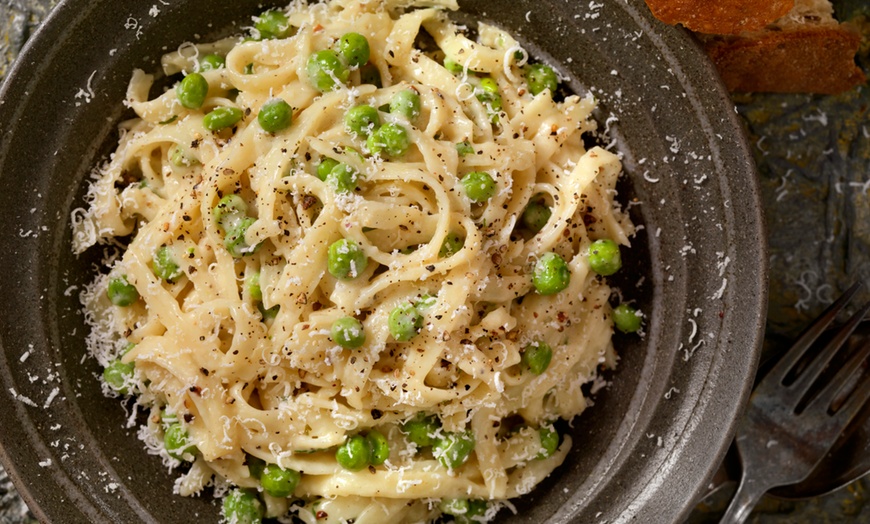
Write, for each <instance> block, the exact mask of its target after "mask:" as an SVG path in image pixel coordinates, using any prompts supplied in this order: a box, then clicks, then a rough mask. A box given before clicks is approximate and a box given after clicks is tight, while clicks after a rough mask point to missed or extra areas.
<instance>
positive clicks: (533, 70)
mask: <svg viewBox="0 0 870 524" xmlns="http://www.w3.org/2000/svg"><path fill="white" fill-rule="evenodd" d="M524 74H525V76H526V83H527V84H528V85H529V91H531V93H532V94H533V95H537V94H538V93H541V92H542V91H544V90H545V89H549V90H550V94H551V95H552V94H553V93H555V92H556V88H557V87H559V77H557V76H556V72H555V71H553V68H552V67H550V66H548V65H546V64H529V65H527V66H526V67H525V68H524Z"/></svg>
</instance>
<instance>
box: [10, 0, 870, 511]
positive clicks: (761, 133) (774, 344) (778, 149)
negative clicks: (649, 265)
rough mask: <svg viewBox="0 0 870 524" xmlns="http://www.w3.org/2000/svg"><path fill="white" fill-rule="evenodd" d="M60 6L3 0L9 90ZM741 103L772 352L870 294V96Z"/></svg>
mask: <svg viewBox="0 0 870 524" xmlns="http://www.w3.org/2000/svg"><path fill="white" fill-rule="evenodd" d="M55 3H56V2H55V1H53V0H0V80H2V78H3V77H4V76H5V75H6V73H7V71H8V69H9V66H10V64H11V63H12V62H13V61H14V59H15V57H16V56H17V54H18V52H19V51H20V50H21V47H22V46H23V45H24V43H25V42H26V40H27V38H28V37H29V36H30V35H31V34H32V33H33V31H34V30H35V29H36V28H37V27H38V25H39V23H40V21H41V20H42V19H43V18H44V17H45V16H46V14H47V13H48V12H49V11H50V9H51V7H53V5H54V4H55ZM833 3H834V5H835V7H836V8H837V15H838V18H840V19H851V20H852V22H853V23H855V24H856V25H858V26H859V27H860V28H861V29H862V32H863V35H864V42H863V46H862V50H861V53H860V57H859V62H860V63H861V65H862V67H863V68H864V70H865V71H867V72H868V73H870V3H868V2H867V1H866V0H834V2H833ZM734 102H735V104H736V107H737V110H738V112H739V113H740V115H741V116H742V117H743V121H744V123H745V126H746V130H747V133H748V135H749V139H750V141H751V142H752V143H753V146H754V147H753V150H754V153H755V157H756V161H757V164H758V170H759V175H760V182H761V189H762V196H763V202H764V206H765V213H766V215H767V225H768V233H769V243H770V304H769V312H768V323H767V336H766V340H765V351H772V350H778V349H782V348H784V347H787V346H788V344H789V341H790V340H791V339H793V338H794V336H795V335H796V334H797V333H798V332H799V331H800V329H801V328H802V327H803V326H805V325H806V324H807V323H808V322H809V321H810V320H812V319H813V318H814V317H815V316H816V315H817V314H819V313H820V312H821V311H822V309H824V307H825V306H826V305H828V304H829V303H830V302H831V301H832V300H833V298H834V297H836V296H838V294H839V293H841V292H842V291H843V290H845V289H846V288H847V287H849V285H850V284H852V283H854V282H855V281H857V280H863V281H864V282H865V283H867V284H870V114H868V109H870V87H868V86H866V85H865V86H862V87H859V88H857V89H855V90H852V91H850V92H847V93H844V94H841V95H837V96H810V95H735V96H734ZM863 295H864V296H863V299H862V300H868V299H870V292H868V291H866V290H865V291H864V292H863ZM856 302H857V301H856ZM0 431H2V429H0ZM868 488H870V486H868V485H867V483H865V482H864V481H859V482H856V483H853V484H852V485H850V486H848V487H847V488H844V489H842V490H840V491H838V492H836V493H834V494H831V495H828V496H826V497H821V498H818V499H813V500H810V501H804V502H784V501H778V500H776V499H773V498H769V497H768V498H765V499H764V500H763V501H762V504H761V505H760V506H759V508H758V509H757V510H756V512H755V513H754V514H753V516H752V518H751V521H752V522H761V523H803V522H807V523H822V522H825V523H828V522H830V523H837V522H870V504H867V503H866V501H867V498H868V496H870V494H868V491H867V489H868ZM724 503H725V501H724V500H716V499H714V500H711V501H709V503H708V504H706V505H705V506H704V507H703V510H699V511H696V512H695V513H694V514H693V515H692V518H691V521H692V522H697V523H701V522H715V521H716V520H717V517H718V515H719V514H721V513H719V512H720V511H721V510H722V506H723V504H724ZM24 522H35V519H33V516H32V515H31V514H30V513H29V512H28V511H27V508H26V506H25V505H24V504H23V503H22V502H21V499H20V498H19V497H18V496H17V494H16V493H15V490H14V488H13V487H12V485H11V483H10V482H9V480H8V478H7V476H6V473H5V472H4V471H3V470H2V468H0V524H21V523H24Z"/></svg>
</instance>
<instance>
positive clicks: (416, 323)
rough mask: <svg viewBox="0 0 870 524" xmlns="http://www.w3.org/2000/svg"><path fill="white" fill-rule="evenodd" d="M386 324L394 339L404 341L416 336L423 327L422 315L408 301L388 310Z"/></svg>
mask: <svg viewBox="0 0 870 524" xmlns="http://www.w3.org/2000/svg"><path fill="white" fill-rule="evenodd" d="M387 325H388V327H389V328H390V335H392V336H393V338H394V339H396V340H398V341H399V342H406V341H408V340H411V339H412V338H414V337H416V336H417V333H419V332H420V329H422V328H423V315H421V314H420V312H419V311H417V308H415V307H414V306H413V305H412V304H411V303H410V302H406V303H404V304H400V305H398V306H396V307H395V308H393V310H392V311H390V316H389V319H388V320H387Z"/></svg>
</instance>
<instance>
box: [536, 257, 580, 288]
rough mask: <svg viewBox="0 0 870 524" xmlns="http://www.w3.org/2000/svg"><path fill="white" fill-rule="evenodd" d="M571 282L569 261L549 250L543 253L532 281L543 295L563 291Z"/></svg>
mask: <svg viewBox="0 0 870 524" xmlns="http://www.w3.org/2000/svg"><path fill="white" fill-rule="evenodd" d="M570 282H571V271H570V270H569V269H568V263H567V262H565V259H563V258H562V257H561V256H559V255H558V254H556V253H553V252H548V253H544V254H543V255H541V258H539V259H538V261H537V262H536V263H535V270H534V273H533V274H532V283H533V284H534V285H535V289H537V290H538V293H540V294H542V295H554V294H556V293H558V292H559V291H562V290H563V289H565V288H566V287H568V284H569V283H570Z"/></svg>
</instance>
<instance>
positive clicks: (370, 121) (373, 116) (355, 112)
mask: <svg viewBox="0 0 870 524" xmlns="http://www.w3.org/2000/svg"><path fill="white" fill-rule="evenodd" d="M380 125H381V117H380V116H379V115H378V110H377V109H375V108H374V107H372V106H370V105H366V104H363V105H358V106H356V107H352V108H350V109H348V110H347V113H345V115H344V127H345V129H346V130H347V132H348V133H350V134H351V135H355V136H358V137H364V136H369V135H370V134H371V133H373V132H374V131H375V130H376V129H377V128H378V127H380Z"/></svg>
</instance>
